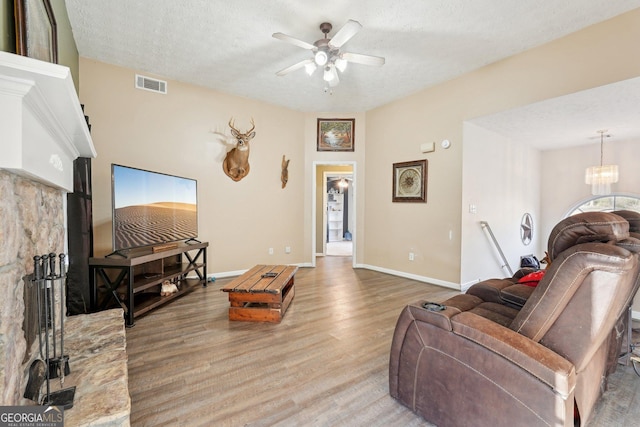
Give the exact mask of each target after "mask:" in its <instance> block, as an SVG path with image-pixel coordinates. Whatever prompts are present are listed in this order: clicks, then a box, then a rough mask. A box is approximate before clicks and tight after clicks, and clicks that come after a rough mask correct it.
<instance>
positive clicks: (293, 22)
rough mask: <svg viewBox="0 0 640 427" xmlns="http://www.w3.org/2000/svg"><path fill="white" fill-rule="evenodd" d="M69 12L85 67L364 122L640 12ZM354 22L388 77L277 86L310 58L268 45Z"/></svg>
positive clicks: (93, 7) (226, 5) (528, 7)
mask: <svg viewBox="0 0 640 427" xmlns="http://www.w3.org/2000/svg"><path fill="white" fill-rule="evenodd" d="M66 5H67V9H68V14H69V19H70V21H71V26H72V29H73V35H74V38H75V40H76V43H77V46H78V51H79V53H80V55H81V56H83V57H86V58H91V59H95V60H98V61H101V62H106V63H110V64H115V65H119V66H124V67H128V68H133V69H136V70H141V71H143V72H148V73H152V74H153V75H156V76H160V77H164V78H168V79H173V80H178V81H182V82H187V83H192V84H195V85H199V86H205V87H209V88H212V89H215V90H218V91H221V92H225V93H230V94H234V95H239V96H243V97H248V98H252V99H257V100H261V101H264V102H268V103H270V104H275V105H281V106H285V107H287V108H291V109H294V110H299V111H307V112H348V111H353V112H360V111H367V110H370V109H372V108H375V107H378V106H381V105H384V104H386V103H388V102H391V101H393V100H396V99H400V98H403V97H405V96H407V95H410V94H413V93H416V92H418V91H420V90H422V89H424V88H426V87H429V86H433V85H436V84H438V83H441V82H443V81H446V80H449V79H452V78H454V77H456V76H459V75H462V74H464V73H467V72H469V71H471V70H474V69H477V68H480V67H482V66H484V65H486V64H490V63H492V62H495V61H498V60H500V59H503V58H506V57H508V56H511V55H514V54H517V53H519V52H522V51H525V50H527V49H530V48H533V47H535V46H539V45H541V44H544V43H547V42H549V41H551V40H554V39H557V38H559V37H562V36H565V35H567V34H569V33H572V32H575V31H577V30H580V29H582V28H584V27H586V26H589V25H592V24H595V23H598V22H601V21H604V20H606V19H609V18H612V17H614V16H616V15H619V14H621V13H624V12H627V11H629V10H632V9H634V8H637V7H640V0H607V1H606V2H605V1H602V0H563V1H558V0H526V1H525V0H519V1H513V0H474V1H469V0H411V1H406V0H405V1H395V2H391V1H389V0H350V1H346V0H324V1H322V2H319V1H317V0H270V1H264V0H235V1H228V0H225V1H222V0H189V1H175V0H109V1H104V0H66ZM348 19H354V20H357V21H359V22H360V23H361V24H362V25H363V29H362V30H361V31H360V32H359V33H358V34H356V35H355V36H354V37H353V38H352V39H351V40H349V41H348V42H347V43H346V44H345V45H344V46H343V47H342V51H349V52H355V53H361V54H368V55H376V56H382V57H384V58H386V63H385V65H383V66H382V67H379V68H378V67H369V66H366V65H360V64H349V67H348V68H347V70H346V72H345V73H342V74H341V75H340V84H339V85H338V86H336V87H335V88H333V91H332V93H325V91H324V82H323V80H322V76H321V73H320V72H319V70H318V71H316V73H315V74H314V75H313V76H311V77H309V76H307V74H306V73H305V72H304V70H303V69H300V70H297V71H294V72H292V73H290V74H288V75H286V76H283V77H278V76H276V72H277V71H279V70H281V69H283V68H286V67H288V66H290V65H292V64H295V63H297V62H299V61H301V60H304V59H307V58H308V57H310V53H309V51H307V50H304V49H302V48H300V47H296V46H293V45H291V44H288V43H285V42H283V41H281V40H277V39H275V38H273V37H272V34H273V33H275V32H282V33H285V34H287V35H290V36H293V37H295V38H298V39H301V40H304V41H307V42H309V43H313V42H314V41H315V40H317V39H320V38H322V33H321V32H320V30H319V25H320V23H322V22H325V21H326V22H330V23H332V24H333V27H334V29H333V31H332V32H331V33H330V34H329V36H332V35H333V34H335V32H336V31H337V30H338V29H339V28H340V27H342V25H344V23H346V22H347V20H348ZM488 122H489V121H487V123H488ZM520 122H521V123H523V124H524V123H528V122H527V119H521V120H520ZM493 125H496V123H495V120H494V123H493ZM498 127H499V126H498ZM529 127H531V128H535V125H531V124H529ZM521 129H522V127H521ZM525 133H526V132H525Z"/></svg>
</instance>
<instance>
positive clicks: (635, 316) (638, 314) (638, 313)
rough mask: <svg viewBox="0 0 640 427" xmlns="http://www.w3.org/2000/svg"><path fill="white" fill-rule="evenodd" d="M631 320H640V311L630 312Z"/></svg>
mask: <svg viewBox="0 0 640 427" xmlns="http://www.w3.org/2000/svg"><path fill="white" fill-rule="evenodd" d="M631 318H632V319H633V320H640V311H633V310H631Z"/></svg>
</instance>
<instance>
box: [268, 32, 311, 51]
mask: <svg viewBox="0 0 640 427" xmlns="http://www.w3.org/2000/svg"><path fill="white" fill-rule="evenodd" d="M273 37H274V38H276V39H278V40H282V41H283V42H287V43H290V44H292V45H294V46H298V47H301V48H303V49H309V50H314V49H315V48H316V47H315V46H314V45H312V44H311V43H307V42H305V41H302V40H300V39H297V38H295V37H291V36H288V35H286V34H282V33H273Z"/></svg>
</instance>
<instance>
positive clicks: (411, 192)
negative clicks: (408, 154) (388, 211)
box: [392, 159, 427, 203]
mask: <svg viewBox="0 0 640 427" xmlns="http://www.w3.org/2000/svg"><path fill="white" fill-rule="evenodd" d="M392 201H394V202H417V203H426V202H427V160H426V159H425V160H416V161H413V162H401V163H394V164H393V194H392Z"/></svg>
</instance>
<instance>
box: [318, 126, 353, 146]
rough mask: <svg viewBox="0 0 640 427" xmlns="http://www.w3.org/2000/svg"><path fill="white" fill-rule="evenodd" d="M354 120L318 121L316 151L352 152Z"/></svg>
mask: <svg viewBox="0 0 640 427" xmlns="http://www.w3.org/2000/svg"><path fill="white" fill-rule="evenodd" d="M355 123H356V119H318V151H354V147H355V145H354V140H353V133H354V128H355Z"/></svg>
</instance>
